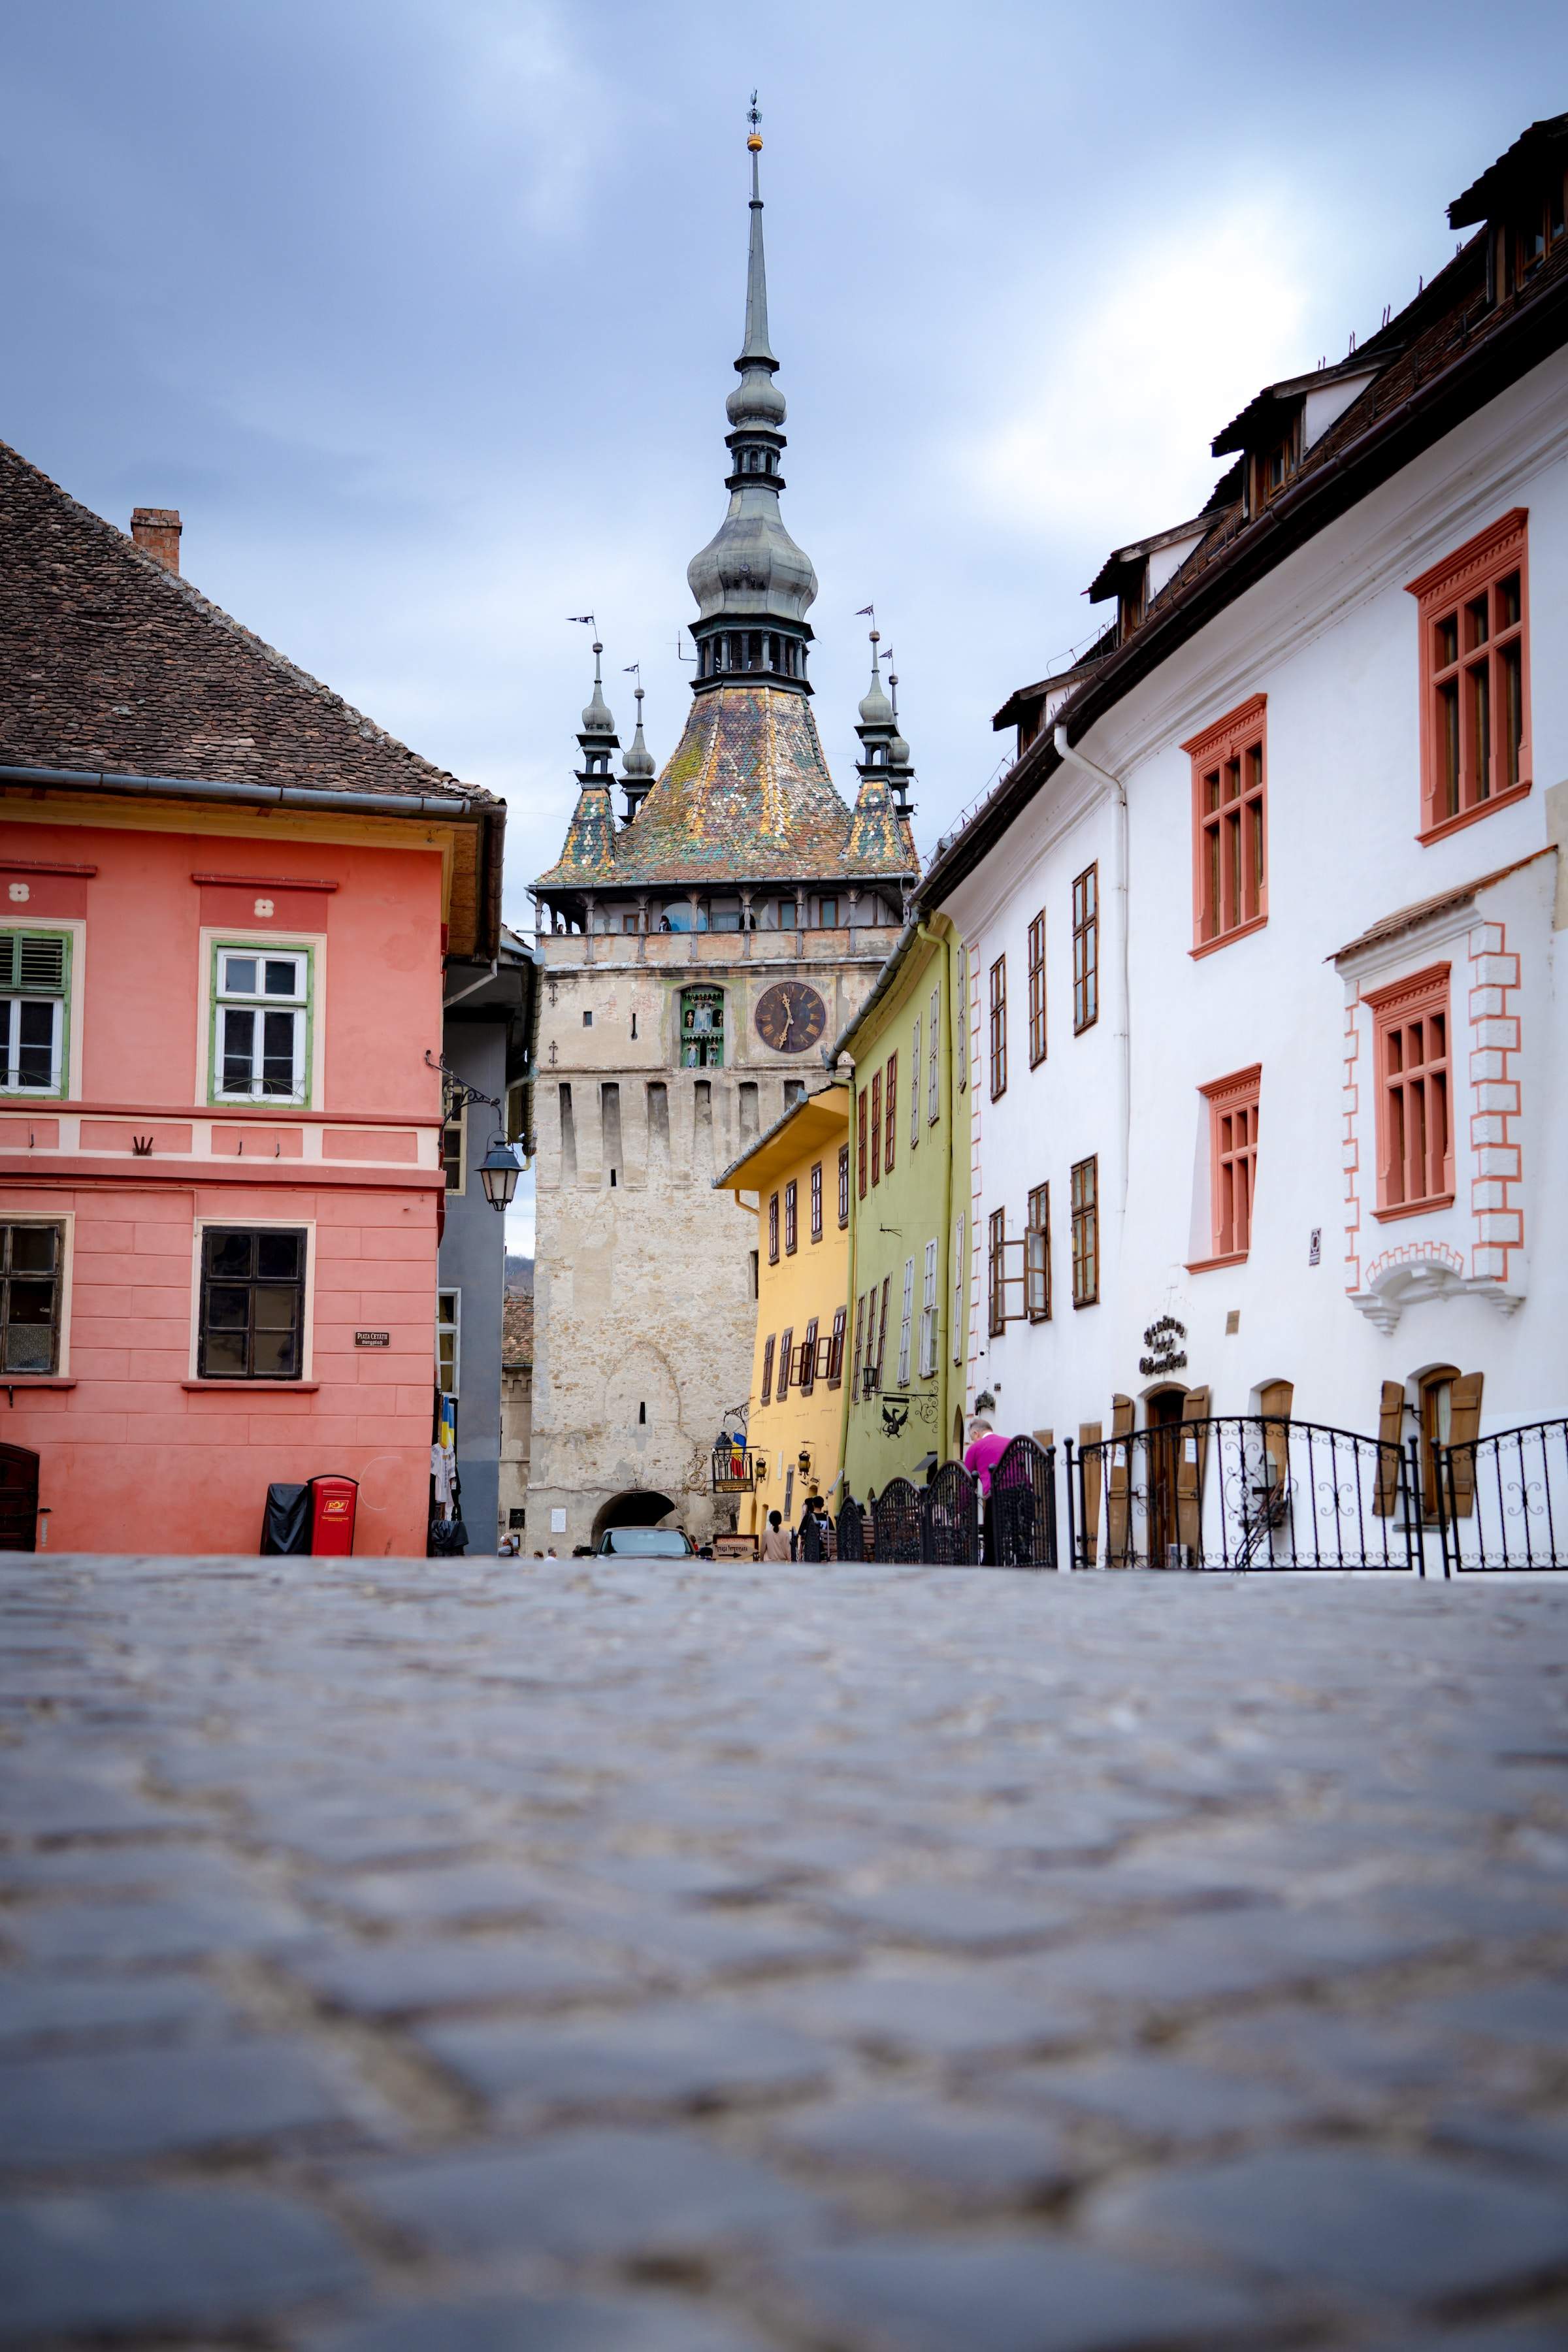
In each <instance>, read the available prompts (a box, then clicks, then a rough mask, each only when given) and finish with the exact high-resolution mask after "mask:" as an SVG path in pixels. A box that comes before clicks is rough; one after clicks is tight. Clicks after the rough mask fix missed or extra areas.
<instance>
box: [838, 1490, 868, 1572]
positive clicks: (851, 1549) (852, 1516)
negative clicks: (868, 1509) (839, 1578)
mask: <svg viewBox="0 0 1568 2352" xmlns="http://www.w3.org/2000/svg"><path fill="white" fill-rule="evenodd" d="M838 1557H839V1559H865V1557H866V1514H865V1512H864V1511H863V1510H862V1509H861V1508H860V1506H859V1504H858V1502H857V1501H856V1500H855V1497H854V1496H853V1495H846V1496H845V1497H844V1500H843V1501H842V1503H840V1505H839V1506H838Z"/></svg>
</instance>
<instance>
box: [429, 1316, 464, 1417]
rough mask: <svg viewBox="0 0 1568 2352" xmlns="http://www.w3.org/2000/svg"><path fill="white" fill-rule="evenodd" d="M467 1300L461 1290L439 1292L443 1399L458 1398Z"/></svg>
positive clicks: (439, 1361) (438, 1369) (438, 1351)
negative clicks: (464, 1309) (462, 1331)
mask: <svg viewBox="0 0 1568 2352" xmlns="http://www.w3.org/2000/svg"><path fill="white" fill-rule="evenodd" d="M462 1310H463V1297H462V1293H461V1291H458V1290H438V1291H437V1293H436V1385H437V1388H438V1389H439V1390H440V1391H441V1393H442V1395H443V1396H454V1397H455V1396H456V1395H457V1393H458V1375H459V1372H460V1370H461V1365H460V1362H459V1358H460V1356H461V1353H462V1347H461V1326H462Z"/></svg>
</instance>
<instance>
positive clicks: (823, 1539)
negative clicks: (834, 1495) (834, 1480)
mask: <svg viewBox="0 0 1568 2352" xmlns="http://www.w3.org/2000/svg"><path fill="white" fill-rule="evenodd" d="M826 1556H827V1506H826V1503H825V1502H824V1501H823V1499H822V1497H821V1496H820V1495H819V1494H818V1493H817V1492H816V1488H815V1486H814V1487H813V1488H812V1491H811V1493H810V1494H809V1495H808V1496H806V1498H805V1509H804V1510H803V1511H802V1513H801V1515H800V1530H799V1533H798V1535H797V1537H796V1539H795V1558H796V1559H809V1560H819V1559H826Z"/></svg>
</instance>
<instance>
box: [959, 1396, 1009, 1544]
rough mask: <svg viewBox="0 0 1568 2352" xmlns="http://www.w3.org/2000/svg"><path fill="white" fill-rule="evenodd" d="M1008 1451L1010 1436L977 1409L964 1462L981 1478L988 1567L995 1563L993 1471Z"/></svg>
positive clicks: (970, 1425)
mask: <svg viewBox="0 0 1568 2352" xmlns="http://www.w3.org/2000/svg"><path fill="white" fill-rule="evenodd" d="M1006 1451H1007V1440H1006V1439H1005V1437H999V1436H998V1435H997V1433H996V1432H995V1430H994V1429H993V1427H992V1426H991V1423H990V1422H989V1421H987V1419H986V1418H985V1415H984V1413H983V1412H977V1413H976V1414H975V1416H974V1418H973V1421H972V1422H971V1423H970V1424H969V1444H968V1445H967V1447H966V1448H965V1449H964V1455H963V1466H964V1468H965V1469H966V1470H967V1471H968V1472H969V1474H970V1476H971V1477H972V1478H978V1480H979V1481H980V1496H981V1503H982V1507H983V1509H982V1523H983V1527H984V1557H985V1562H986V1565H987V1567H989V1568H994V1567H995V1565H996V1521H995V1514H994V1509H993V1507H992V1499H991V1473H992V1471H993V1469H994V1467H995V1465H996V1464H997V1463H998V1462H1000V1460H1001V1459H1002V1456H1003V1455H1004V1454H1005V1453H1006Z"/></svg>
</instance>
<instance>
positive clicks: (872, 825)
mask: <svg viewBox="0 0 1568 2352" xmlns="http://www.w3.org/2000/svg"><path fill="white" fill-rule="evenodd" d="M870 634H871V683H870V685H869V686H868V688H867V689H866V691H865V693H864V695H863V696H862V697H861V699H860V716H859V719H858V720H857V722H856V727H855V732H856V734H857V735H858V737H859V738H860V744H861V751H860V757H859V758H858V760H857V761H856V762H855V768H856V772H857V774H858V776H859V779H860V789H859V792H858V793H857V794H856V796H855V815H854V820H853V822H852V824H851V825H850V828H849V842H848V846H847V850H846V853H845V856H846V860H847V864H848V865H849V866H850V867H851V869H852V870H853V869H854V868H856V867H858V866H882V867H883V868H884V869H885V867H886V866H888V865H889V864H896V863H897V862H899V861H900V859H901V858H902V857H904V856H906V855H907V848H906V844H905V842H904V838H903V830H902V820H904V819H905V818H907V817H908V815H909V814H910V807H909V802H908V800H907V799H906V797H905V795H906V793H907V792H908V789H909V782H910V766H909V759H910V747H909V745H908V744H907V743H906V742H905V741H904V739H903V737H902V736H901V735H900V733H899V714H898V711H897V709H896V707H895V706H894V704H893V703H891V702H890V701H889V698H888V693H887V688H885V687H884V686H883V684H882V671H881V665H880V662H879V658H878V651H877V648H878V646H879V644H880V643H881V632H880V631H879V629H878V628H877V627H876V626H875V625H873V626H872V629H871V633H870ZM895 745H896V746H897V752H896V754H895V751H894V747H895Z"/></svg>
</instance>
